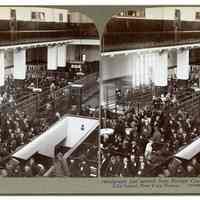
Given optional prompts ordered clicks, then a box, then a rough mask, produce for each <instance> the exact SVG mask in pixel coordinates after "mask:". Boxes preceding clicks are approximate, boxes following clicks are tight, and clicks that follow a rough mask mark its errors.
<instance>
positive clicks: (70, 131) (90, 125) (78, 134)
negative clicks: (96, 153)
mask: <svg viewBox="0 0 200 200" xmlns="http://www.w3.org/2000/svg"><path fill="white" fill-rule="evenodd" d="M98 124H99V122H98V120H94V119H87V118H81V117H68V121H67V129H66V132H67V140H66V143H65V146H67V147H73V146H74V145H75V144H76V143H77V142H79V140H80V139H81V138H83V137H84V136H85V135H86V134H88V132H90V133H91V131H90V130H91V129H92V130H94V129H95V128H94V127H96V128H97V126H98ZM82 125H84V130H82V129H81V126H82Z"/></svg>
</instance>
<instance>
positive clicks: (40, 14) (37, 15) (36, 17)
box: [31, 12, 45, 21]
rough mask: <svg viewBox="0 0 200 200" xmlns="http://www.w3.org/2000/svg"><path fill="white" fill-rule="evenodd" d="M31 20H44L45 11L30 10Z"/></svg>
mask: <svg viewBox="0 0 200 200" xmlns="http://www.w3.org/2000/svg"><path fill="white" fill-rule="evenodd" d="M31 20H33V21H45V13H44V12H31Z"/></svg>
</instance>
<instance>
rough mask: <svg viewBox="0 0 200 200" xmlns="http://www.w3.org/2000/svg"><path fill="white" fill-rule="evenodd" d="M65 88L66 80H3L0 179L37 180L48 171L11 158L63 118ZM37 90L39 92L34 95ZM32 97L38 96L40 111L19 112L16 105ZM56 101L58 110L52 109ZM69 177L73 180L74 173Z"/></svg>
mask: <svg viewBox="0 0 200 200" xmlns="http://www.w3.org/2000/svg"><path fill="white" fill-rule="evenodd" d="M57 78H58V77H57ZM66 85H68V82H67V80H65V79H59V81H58V80H57V81H55V80H54V79H26V80H24V81H23V82H22V81H20V82H16V80H14V79H13V77H12V76H9V77H8V78H7V79H6V80H5V84H4V86H3V87H1V88H0V176H40V175H42V174H43V173H44V172H45V171H46V170H47V169H48V167H50V166H48V167H47V166H45V165H43V164H42V163H37V162H36V160H34V158H31V159H30V160H28V161H27V162H21V161H20V162H18V160H15V159H13V158H12V157H11V155H12V154H13V153H14V152H16V151H17V150H18V149H20V148H22V147H23V146H24V145H26V144H28V143H29V142H31V141H32V140H33V139H34V138H35V137H37V136H39V135H40V134H42V133H43V132H44V131H46V130H47V129H48V128H49V127H50V126H51V125H52V124H53V123H55V122H56V121H57V120H59V119H60V118H61V117H62V115H64V114H65V111H66V110H65V107H64V106H62V105H61V102H62V101H63V100H64V99H65V98H63V95H65V94H64V93H65V91H64V90H60V89H62V88H64V87H65V86H66ZM38 88H40V89H41V90H37V91H35V89H38ZM59 90H60V92H59ZM43 91H44V93H43ZM35 94H36V96H37V100H38V95H37V94H39V97H40V98H39V101H38V102H39V103H38V106H39V109H37V110H36V112H35V111H34V113H31V112H25V111H22V110H23V109H22V110H21V109H20V107H19V106H18V103H21V102H20V101H21V100H22V102H23V100H24V99H26V98H29V97H32V96H34V95H35ZM59 95H60V96H59ZM59 98H60V99H61V101H60V103H59V110H58V109H56V107H55V101H57V100H59ZM66 99H67V98H66ZM33 104H34V102H32V105H33ZM64 104H66V103H65V102H64ZM77 110H78V109H77V106H76V109H75V111H74V112H72V113H73V114H77V113H78V114H82V115H86V116H92V117H94V116H97V112H96V110H95V111H94V110H93V109H92V108H91V107H90V106H82V110H81V112H80V111H77ZM81 162H82V161H81ZM33 163H34V164H33ZM75 163H77V162H75ZM84 163H85V161H84V160H83V164H84ZM78 166H79V164H78ZM81 169H82V168H81ZM84 169H85V168H84ZM84 173H85V172H84ZM70 176H73V173H71V175H70ZM80 176H81V175H80Z"/></svg>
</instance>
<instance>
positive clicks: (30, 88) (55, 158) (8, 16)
mask: <svg viewBox="0 0 200 200" xmlns="http://www.w3.org/2000/svg"><path fill="white" fill-rule="evenodd" d="M99 48H100V40H99V35H98V32H97V29H96V26H95V24H94V22H93V21H92V20H91V19H90V17H88V16H87V15H85V14H84V13H80V12H77V11H73V10H68V9H66V8H56V7H55V8H52V7H51V8H48V7H41V6H40V7H0V176H1V177H43V176H44V177H63V176H68V177H96V176H97V171H98V170H97V166H98V160H97V151H98V127H99V83H98V79H99Z"/></svg>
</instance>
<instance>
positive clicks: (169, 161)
mask: <svg viewBox="0 0 200 200" xmlns="http://www.w3.org/2000/svg"><path fill="white" fill-rule="evenodd" d="M199 31H200V7H181V6H177V7H168V6H165V7H159V6H156V7H152V6H148V7H135V8H134V7H132V8H130V9H125V8H122V9H119V12H118V13H116V14H115V15H113V16H112V18H111V19H110V20H108V21H107V23H106V25H105V28H104V33H103V36H102V41H101V45H102V52H101V62H102V63H101V66H102V69H101V74H100V76H101V85H100V88H101V92H100V101H101V102H100V103H101V122H100V124H101V130H100V137H101V138H100V139H101V144H100V149H101V150H100V151H101V160H100V168H101V169H100V171H101V176H102V177H198V176H199V175H200V170H199V168H200V154H199V152H200V139H199V135H200V133H199V131H200V118H199V114H200V112H199V111H200V59H199V58H200V56H199V55H200V44H199V41H200V34H199V33H200V32H199Z"/></svg>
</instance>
